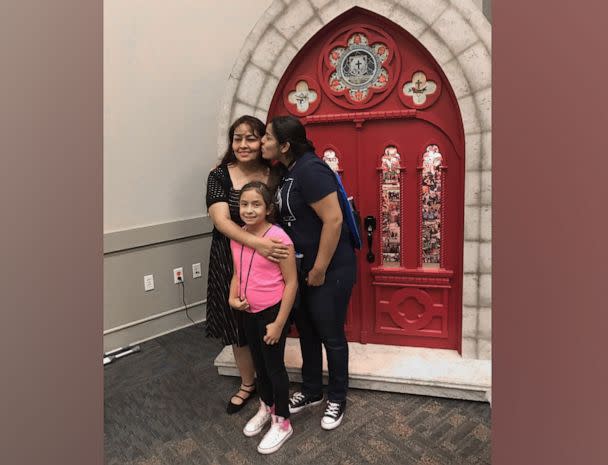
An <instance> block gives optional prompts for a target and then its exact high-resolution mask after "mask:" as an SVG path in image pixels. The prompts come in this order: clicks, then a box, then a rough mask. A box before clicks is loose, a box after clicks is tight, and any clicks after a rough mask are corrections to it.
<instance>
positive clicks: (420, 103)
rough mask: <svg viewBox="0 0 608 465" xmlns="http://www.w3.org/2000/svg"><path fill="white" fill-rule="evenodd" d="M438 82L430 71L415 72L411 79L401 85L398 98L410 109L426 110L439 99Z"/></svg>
mask: <svg viewBox="0 0 608 465" xmlns="http://www.w3.org/2000/svg"><path fill="white" fill-rule="evenodd" d="M440 82H441V81H440V80H439V78H438V77H437V76H436V75H435V73H433V72H431V71H428V70H427V71H421V70H418V71H415V72H414V73H412V75H411V78H410V79H409V80H406V82H405V83H403V84H402V85H401V90H400V92H399V98H400V99H401V101H402V102H403V103H404V104H405V105H406V106H408V107H410V108H417V109H422V108H428V107H430V106H431V105H432V104H433V103H435V102H436V101H437V98H438V97H439V93H440V92H441V89H440Z"/></svg>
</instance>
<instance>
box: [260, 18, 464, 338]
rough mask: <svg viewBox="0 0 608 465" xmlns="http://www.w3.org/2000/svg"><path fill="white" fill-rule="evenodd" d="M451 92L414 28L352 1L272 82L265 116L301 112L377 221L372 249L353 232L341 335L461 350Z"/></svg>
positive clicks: (456, 121) (458, 199) (457, 150)
mask: <svg viewBox="0 0 608 465" xmlns="http://www.w3.org/2000/svg"><path fill="white" fill-rule="evenodd" d="M456 102H457V100H456V98H455V96H454V94H453V92H452V89H451V87H450V85H449V82H448V81H447V79H446V78H445V75H444V74H443V72H442V70H441V68H440V67H439V65H438V64H437V63H436V62H435V61H434V60H433V58H432V57H431V56H430V55H429V54H428V52H426V50H425V49H424V47H422V46H421V45H420V44H419V43H418V42H417V41H416V39H415V38H413V37H412V36H411V35H410V34H408V33H407V31H405V30H403V29H401V28H400V27H398V26H397V25H395V24H394V23H391V22H390V21H388V20H386V19H384V18H382V17H380V16H378V15H376V14H373V13H371V12H369V11H366V10H362V9H359V8H354V9H352V10H350V11H349V12H347V13H345V14H344V15H342V16H341V17H340V18H337V19H336V20H334V21H332V22H331V23H330V24H328V25H327V26H326V27H325V28H324V29H323V30H321V31H320V32H319V33H318V34H316V35H315V36H314V37H313V39H312V40H311V41H310V42H309V43H308V44H306V46H305V47H304V48H303V49H302V50H301V51H300V52H299V53H298V55H297V56H296V57H295V58H294V60H293V62H292V63H291V65H290V66H289V68H288V70H287V72H286V73H285V75H284V76H283V78H282V79H281V81H280V82H279V85H278V87H277V90H276V93H275V95H274V98H273V101H272V104H271V107H270V110H269V115H268V117H269V119H271V118H272V117H273V116H275V115H281V114H292V115H295V116H297V117H299V118H301V121H302V122H303V123H304V124H305V125H306V127H307V132H308V135H309V138H310V139H311V140H312V141H313V143H314V144H315V147H316V151H317V154H318V155H319V156H320V157H323V156H324V155H325V156H326V157H328V164H330V166H332V167H333V168H334V169H336V170H337V171H338V172H339V174H340V175H341V177H342V180H343V183H344V185H345V187H346V190H347V192H348V193H349V194H350V195H352V196H353V197H354V199H355V203H356V205H357V208H358V210H359V212H360V214H361V217H362V219H364V218H365V217H367V216H369V217H373V218H374V219H375V221H376V228H375V229H374V230H373V231H372V234H371V237H372V246H371V250H369V251H368V247H367V241H366V231H364V230H362V231H361V232H362V238H363V241H364V246H363V249H362V250H361V251H358V252H357V260H358V277H357V284H356V286H355V288H354V290H353V296H352V299H351V302H350V306H349V309H348V314H347V320H346V333H347V337H348V339H349V340H350V341H358V342H363V343H367V342H369V343H380V344H392V345H410V346H421V347H433V348H454V349H458V350H460V338H461V334H460V333H461V329H460V328H461V318H462V315H461V313H462V312H461V305H462V251H463V216H464V166H465V164H464V136H463V127H462V121H461V118H460V113H459V110H458V106H457V103H456ZM383 157H384V158H383ZM396 166H398V168H395V167H396ZM368 252H371V253H372V254H373V256H374V257H373V260H372V261H370V260H368Z"/></svg>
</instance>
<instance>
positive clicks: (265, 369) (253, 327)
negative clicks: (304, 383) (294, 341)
mask: <svg viewBox="0 0 608 465" xmlns="http://www.w3.org/2000/svg"><path fill="white" fill-rule="evenodd" d="M280 306H281V303H280V302H279V303H278V304H276V305H273V306H272V307H268V308H267V309H265V310H262V311H261V312H258V313H244V316H245V318H244V326H245V334H246V336H247V342H248V344H249V349H250V350H251V356H252V357H253V364H254V366H255V371H256V374H257V389H258V392H259V393H260V398H261V399H262V400H263V401H264V403H265V404H266V405H268V406H272V405H274V406H275V414H276V415H278V416H280V417H283V418H289V377H288V376H287V370H286V369H285V360H284V359H285V339H286V338H287V330H288V329H289V328H288V324H285V326H284V327H283V333H282V334H281V338H280V339H279V342H277V343H276V344H273V345H268V344H266V343H265V342H264V336H265V335H266V325H267V324H270V323H272V322H273V321H274V320H275V319H276V318H277V315H278V314H279V309H280Z"/></svg>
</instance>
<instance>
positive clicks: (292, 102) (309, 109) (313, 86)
mask: <svg viewBox="0 0 608 465" xmlns="http://www.w3.org/2000/svg"><path fill="white" fill-rule="evenodd" d="M284 97H285V98H284V100H285V107H286V108H287V110H288V111H289V112H290V113H291V114H292V115H295V116H298V117H302V116H307V115H310V114H311V113H314V111H315V110H316V109H317V108H319V104H320V103H321V94H320V93H319V84H318V83H317V81H316V80H314V79H313V78H311V77H309V76H298V77H296V78H295V79H293V80H292V81H291V82H290V83H289V84H288V85H287V86H286V92H285V95H284Z"/></svg>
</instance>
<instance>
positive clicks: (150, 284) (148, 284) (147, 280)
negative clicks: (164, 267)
mask: <svg viewBox="0 0 608 465" xmlns="http://www.w3.org/2000/svg"><path fill="white" fill-rule="evenodd" d="M144 289H145V290H146V291H152V290H154V275H153V274H147V275H146V276H144Z"/></svg>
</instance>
